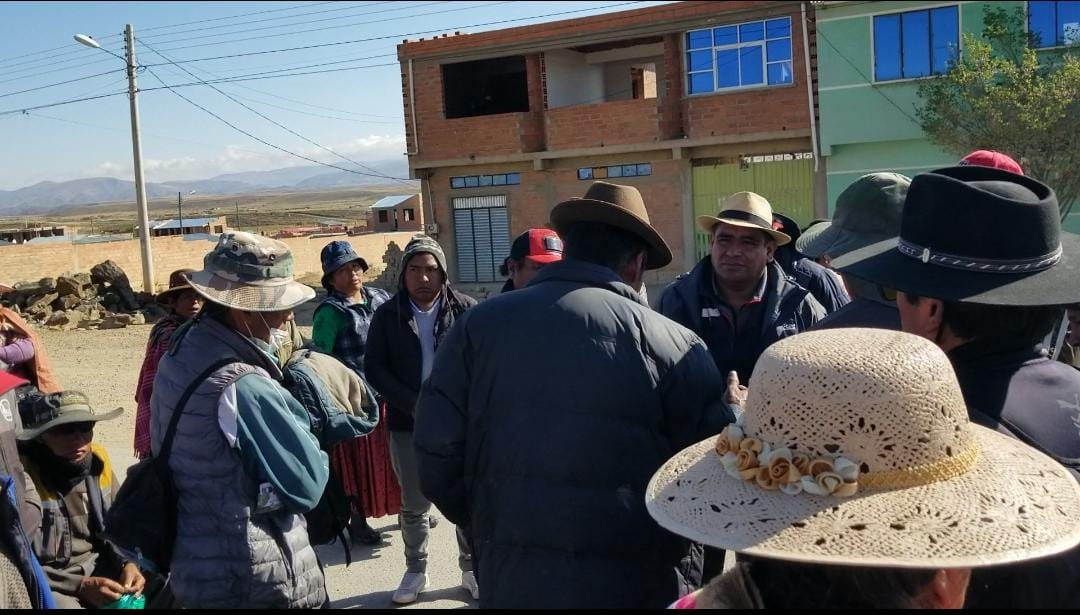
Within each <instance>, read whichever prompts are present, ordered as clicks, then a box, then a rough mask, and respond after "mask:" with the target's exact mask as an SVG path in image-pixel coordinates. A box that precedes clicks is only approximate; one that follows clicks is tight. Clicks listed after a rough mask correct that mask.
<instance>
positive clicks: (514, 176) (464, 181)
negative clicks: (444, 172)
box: [450, 173, 521, 189]
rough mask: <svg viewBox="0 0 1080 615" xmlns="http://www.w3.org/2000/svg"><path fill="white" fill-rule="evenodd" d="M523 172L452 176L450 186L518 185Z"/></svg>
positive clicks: (455, 187)
mask: <svg viewBox="0 0 1080 615" xmlns="http://www.w3.org/2000/svg"><path fill="white" fill-rule="evenodd" d="M520 184H521V173H496V174H494V175H462V176H456V177H451V178H450V187H451V188H454V189H457V188H487V187H489V186H518V185H520Z"/></svg>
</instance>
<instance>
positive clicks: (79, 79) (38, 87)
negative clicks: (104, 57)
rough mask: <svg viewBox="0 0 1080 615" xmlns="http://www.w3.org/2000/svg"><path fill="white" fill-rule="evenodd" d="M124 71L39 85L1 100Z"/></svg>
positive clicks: (2, 96) (106, 72) (3, 95)
mask: <svg viewBox="0 0 1080 615" xmlns="http://www.w3.org/2000/svg"><path fill="white" fill-rule="evenodd" d="M123 71H124V69H118V70H109V71H105V72H103V73H98V74H96V75H85V76H83V77H77V78H75V79H68V80H67V81H58V82H56V83H50V84H48V85H39V86H37V87H36V88H28V89H25V90H19V91H17V92H7V93H6V94H0V98H7V97H8V96H15V95H18V94H25V93H27V92H36V91H38V90H44V89H46V88H52V87H56V86H58V85H65V84H68V83H75V82H77V81H86V80H87V79H93V78H95V77H101V76H104V75H111V74H113V73H118V72H123Z"/></svg>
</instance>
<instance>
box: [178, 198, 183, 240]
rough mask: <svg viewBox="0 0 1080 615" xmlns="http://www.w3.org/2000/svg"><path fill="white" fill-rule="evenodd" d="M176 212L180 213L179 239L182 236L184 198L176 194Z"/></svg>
mask: <svg viewBox="0 0 1080 615" xmlns="http://www.w3.org/2000/svg"><path fill="white" fill-rule="evenodd" d="M176 210H177V211H178V212H179V213H180V237H183V236H184V198H183V197H182V196H180V193H179V192H177V193H176Z"/></svg>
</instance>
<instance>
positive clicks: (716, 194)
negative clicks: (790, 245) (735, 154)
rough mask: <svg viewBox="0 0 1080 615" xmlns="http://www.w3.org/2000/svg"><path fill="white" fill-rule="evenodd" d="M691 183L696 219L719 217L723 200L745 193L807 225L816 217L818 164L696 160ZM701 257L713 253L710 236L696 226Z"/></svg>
mask: <svg viewBox="0 0 1080 615" xmlns="http://www.w3.org/2000/svg"><path fill="white" fill-rule="evenodd" d="M691 181H692V182H693V194H694V218H695V220H696V218H697V216H701V215H709V216H715V215H716V214H717V212H718V211H719V210H720V199H723V198H724V197H726V196H728V195H731V194H734V193H736V192H742V191H744V190H746V191H750V192H756V193H758V194H760V195H761V196H763V197H765V198H766V199H768V200H769V203H770V204H771V205H772V208H773V211H774V212H776V213H782V214H784V215H786V216H789V217H791V218H793V219H794V220H795V222H796V223H798V224H799V226H800V227H801V226H805V225H806V224H808V223H809V222H810V221H811V220H813V218H814V161H813V160H782V161H778V162H760V163H750V164H739V163H737V162H733V163H722V162H711V161H695V163H694V167H693V169H692V174H691ZM694 247H695V248H696V250H697V257H698V258H701V257H703V256H705V254H707V253H708V252H709V237H708V235H706V234H705V232H704V231H702V230H701V229H699V228H698V227H697V223H696V222H695V224H694Z"/></svg>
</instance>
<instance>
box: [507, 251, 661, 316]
mask: <svg viewBox="0 0 1080 615" xmlns="http://www.w3.org/2000/svg"><path fill="white" fill-rule="evenodd" d="M544 282H576V283H579V284H582V285H584V286H595V287H596V288H603V289H604V290H609V291H611V292H613V293H615V294H616V295H620V296H623V297H626V298H627V299H630V300H632V301H634V302H636V303H640V304H641V305H644V306H645V307H649V306H648V305H647V304H646V303H645V301H644V300H642V298H641V294H640V293H638V292H637V291H636V290H634V289H633V288H631V287H630V285H629V284H627V283H626V282H624V281H623V279H622V278H621V277H619V275H618V274H617V273H615V272H614V271H612V270H611V269H608V268H607V267H605V266H603V265H597V264H595V263H588V262H585V261H579V260H575V259H572V258H564V259H562V260H561V261H558V262H555V263H551V264H550V265H547V266H546V267H544V268H543V269H541V270H540V271H539V272H538V273H537V274H536V276H535V277H534V278H533V279H532V281H530V282H529V284H528V286H534V285H536V284H543V283H544ZM528 286H526V288H527V287H528Z"/></svg>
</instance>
